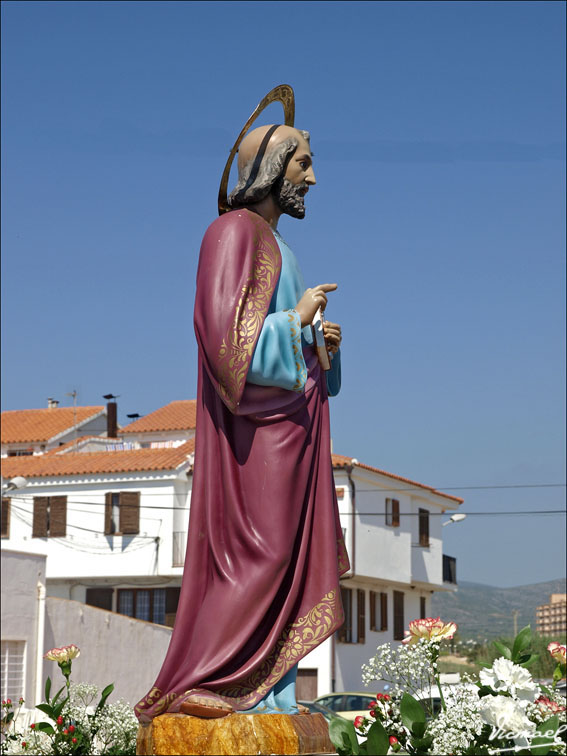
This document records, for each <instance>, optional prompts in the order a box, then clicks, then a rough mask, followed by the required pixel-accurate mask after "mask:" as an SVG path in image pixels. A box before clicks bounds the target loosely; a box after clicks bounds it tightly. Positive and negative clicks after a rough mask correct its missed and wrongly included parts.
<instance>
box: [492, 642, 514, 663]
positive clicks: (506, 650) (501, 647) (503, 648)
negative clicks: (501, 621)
mask: <svg viewBox="0 0 567 756" xmlns="http://www.w3.org/2000/svg"><path fill="white" fill-rule="evenodd" d="M492 645H493V646H494V648H495V649H496V650H497V651H498V652H499V653H501V654H502V656H505V657H506V659H511V658H512V652H511V651H510V649H509V648H508V646H505V645H504V644H503V643H500V641H493V642H492Z"/></svg>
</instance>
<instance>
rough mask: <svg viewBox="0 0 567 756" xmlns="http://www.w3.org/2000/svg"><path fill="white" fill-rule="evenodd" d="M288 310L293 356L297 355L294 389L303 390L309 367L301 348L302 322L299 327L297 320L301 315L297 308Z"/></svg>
mask: <svg viewBox="0 0 567 756" xmlns="http://www.w3.org/2000/svg"><path fill="white" fill-rule="evenodd" d="M284 312H287V317H288V320H289V330H290V332H291V345H292V347H293V356H294V357H295V373H296V378H295V384H294V386H293V388H292V391H303V387H304V386H305V382H306V381H307V368H306V367H305V360H304V359H303V350H302V349H301V323H300V324H299V328H298V327H297V320H298V319H299V315H298V314H297V312H296V311H295V310H284Z"/></svg>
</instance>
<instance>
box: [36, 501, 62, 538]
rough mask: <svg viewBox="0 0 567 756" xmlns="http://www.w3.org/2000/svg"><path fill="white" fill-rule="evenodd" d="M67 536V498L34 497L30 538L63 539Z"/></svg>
mask: <svg viewBox="0 0 567 756" xmlns="http://www.w3.org/2000/svg"><path fill="white" fill-rule="evenodd" d="M66 535H67V497H66V496H34V497H33V525H32V538H64V537H65V536H66Z"/></svg>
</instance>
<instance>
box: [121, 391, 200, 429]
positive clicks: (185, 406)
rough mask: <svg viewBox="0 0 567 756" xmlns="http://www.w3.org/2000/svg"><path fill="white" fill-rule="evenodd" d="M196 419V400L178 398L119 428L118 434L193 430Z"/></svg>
mask: <svg viewBox="0 0 567 756" xmlns="http://www.w3.org/2000/svg"><path fill="white" fill-rule="evenodd" d="M196 420H197V401H196V400H195V399H178V400H176V401H174V402H170V403H169V404H166V405H165V407H160V408H159V409H157V410H155V412H150V414H149V415H145V416H144V417H141V418H140V419H139V420H134V422H133V423H130V425H126V426H125V427H124V428H121V429H120V435H121V436H123V435H124V434H125V433H156V432H159V431H175V430H194V428H195V427H196Z"/></svg>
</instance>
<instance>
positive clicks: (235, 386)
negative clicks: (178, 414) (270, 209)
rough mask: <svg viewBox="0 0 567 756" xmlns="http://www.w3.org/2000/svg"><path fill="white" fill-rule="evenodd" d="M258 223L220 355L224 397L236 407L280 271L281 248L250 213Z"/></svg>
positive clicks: (220, 381)
mask: <svg viewBox="0 0 567 756" xmlns="http://www.w3.org/2000/svg"><path fill="white" fill-rule="evenodd" d="M249 216H250V220H251V221H252V222H253V224H254V226H255V235H254V242H253V243H254V247H255V251H254V261H253V264H252V270H251V272H250V275H249V276H248V278H247V280H246V283H245V284H244V286H243V287H242V289H241V291H240V297H239V299H238V303H237V305H236V311H235V313H234V318H233V321H232V325H231V327H230V329H229V331H228V333H227V335H226V336H225V338H224V339H223V341H222V344H221V348H220V350H219V354H218V365H219V370H218V380H219V390H220V394H221V396H222V398H223V399H224V401H225V402H226V404H227V405H228V406H229V407H232V408H234V407H235V406H236V404H237V403H238V401H239V399H240V397H241V396H242V391H243V390H244V384H245V382H246V374H247V372H248V366H249V364H250V360H251V359H252V355H253V352H254V347H255V346H256V341H257V340H258V336H259V335H260V331H261V330H262V326H263V324H264V317H265V315H266V312H267V311H268V307H269V306H270V301H271V298H272V294H273V292H274V287H275V285H276V282H277V278H278V276H279V274H280V268H281V257H280V252H279V247H278V245H277V243H276V242H275V239H274V237H273V235H272V234H271V232H268V231H267V229H266V227H265V226H266V223H265V221H263V220H262V219H260V218H258V217H257V216H255V215H254V213H249Z"/></svg>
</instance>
